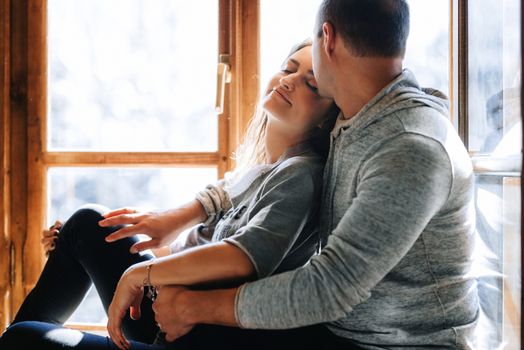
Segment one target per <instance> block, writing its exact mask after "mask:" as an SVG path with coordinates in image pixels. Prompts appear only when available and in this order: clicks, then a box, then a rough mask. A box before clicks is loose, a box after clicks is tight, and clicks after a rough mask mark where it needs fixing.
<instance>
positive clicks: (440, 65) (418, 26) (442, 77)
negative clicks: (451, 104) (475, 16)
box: [404, 0, 450, 96]
mask: <svg viewBox="0 0 524 350" xmlns="http://www.w3.org/2000/svg"><path fill="white" fill-rule="evenodd" d="M408 4H409V10H410V29H409V37H408V42H407V49H406V56H405V61H404V66H405V67H406V68H408V69H410V70H411V71H413V73H415V76H416V77H417V80H418V82H419V84H420V85H421V86H422V87H431V88H434V89H439V90H440V91H442V92H443V93H445V94H446V95H447V96H449V25H450V18H449V12H450V11H449V4H450V2H449V1H442V0H441V1H427V0H410V1H408Z"/></svg>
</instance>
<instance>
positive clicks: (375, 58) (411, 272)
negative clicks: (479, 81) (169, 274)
mask: <svg viewBox="0 0 524 350" xmlns="http://www.w3.org/2000/svg"><path fill="white" fill-rule="evenodd" d="M408 17H409V15H408V6H407V4H406V2H405V1H404V0H376V1H369V0H325V1H324V2H323V3H322V5H321V7H320V10H319V13H318V18H317V24H316V28H315V31H316V32H315V34H316V35H315V38H314V43H313V69H314V73H315V76H316V79H317V84H318V87H319V92H320V94H322V95H324V96H327V97H332V98H334V100H335V102H336V103H337V105H338V106H339V107H340V109H341V111H342V113H341V114H342V115H341V118H340V119H339V121H338V122H337V124H336V126H335V128H334V130H333V132H332V146H331V151H330V157H329V159H328V162H327V165H326V170H325V180H324V186H325V187H324V198H323V206H322V217H321V222H322V226H321V229H322V231H323V232H324V233H325V234H326V235H328V237H327V243H326V244H325V246H324V247H323V249H322V252H321V253H320V254H319V255H316V256H314V257H313V258H312V259H311V261H310V263H309V264H308V265H306V266H304V267H302V268H300V269H297V270H295V271H290V272H286V273H283V274H280V275H276V276H272V277H269V278H265V279H262V280H259V281H255V282H252V283H247V284H244V285H243V286H241V287H240V288H234V289H226V290H215V291H189V290H185V289H182V288H165V289H164V290H162V291H161V292H160V294H159V298H158V301H157V302H156V303H155V307H154V309H155V312H156V314H157V320H158V321H159V324H161V326H162V329H163V330H164V331H166V332H167V338H168V339H170V340H172V339H174V338H177V337H179V336H181V335H182V334H184V333H185V332H187V331H189V330H190V329H191V328H192V327H193V325H194V324H198V323H208V324H222V325H229V326H240V327H242V328H256V329H290V328H296V327H303V326H307V325H312V324H321V323H324V324H325V327H327V329H328V330H329V331H330V332H332V333H333V334H335V335H336V336H338V337H341V338H343V339H347V340H348V342H349V343H351V344H355V345H357V346H359V347H362V348H369V349H376V348H404V347H417V348H424V347H451V348H467V347H468V342H469V341H470V340H468V337H469V336H471V334H472V331H473V329H474V325H475V322H476V319H477V317H478V300H477V294H476V284H475V281H474V279H473V278H470V277H467V274H468V272H469V269H470V265H471V252H472V246H473V242H472V240H473V232H474V210H473V205H472V181H473V180H472V169H471V163H470V161H469V157H468V155H467V152H466V150H465V149H464V146H463V145H462V143H461V141H460V139H459V138H458V136H457V134H456V132H455V131H454V129H453V127H452V125H451V124H450V123H449V121H448V120H447V117H448V112H447V108H446V105H445V103H444V101H443V100H442V99H440V98H439V97H438V96H437V95H438V93H436V92H434V93H433V94H432V93H430V92H428V91H426V92H424V91H422V90H421V89H420V88H419V87H418V85H417V83H416V81H415V78H414V76H413V75H412V73H410V72H409V71H407V70H402V58H403V56H404V51H405V46H406V39H407V35H408V26H409V25H408V23H409V18H408ZM163 294H164V295H163ZM182 339H183V338H182Z"/></svg>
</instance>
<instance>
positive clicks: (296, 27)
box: [260, 0, 450, 95]
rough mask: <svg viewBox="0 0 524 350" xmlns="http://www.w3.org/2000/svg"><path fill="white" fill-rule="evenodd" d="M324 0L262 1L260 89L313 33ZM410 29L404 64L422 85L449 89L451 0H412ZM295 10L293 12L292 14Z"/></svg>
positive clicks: (446, 90) (410, 4) (444, 90)
mask: <svg viewBox="0 0 524 350" xmlns="http://www.w3.org/2000/svg"><path fill="white" fill-rule="evenodd" d="M321 2H322V1H321V0H306V1H305V0H286V1H278V0H262V1H261V5H260V7H261V56H260V57H261V79H260V84H261V89H263V88H265V86H266V84H267V82H268V81H269V79H270V78H271V76H272V75H273V74H274V73H275V72H276V71H277V70H278V69H279V68H280V65H281V64H282V61H283V59H284V58H285V56H286V55H287V54H288V52H289V50H290V49H291V47H292V46H293V45H294V44H296V43H298V42H300V41H301V40H303V39H305V38H307V37H311V36H312V35H313V27H314V24H315V20H316V14H317V10H318V7H319V5H320V3H321ZM409 6H410V11H411V23H410V25H411V29H410V35H409V38H408V43H407V51H406V59H405V64H404V66H405V67H406V68H409V69H411V70H412V71H413V72H414V73H415V75H416V76H417V79H418V81H419V83H420V84H421V86H424V87H432V88H436V89H439V90H441V91H442V92H444V93H445V94H446V95H447V94H448V93H449V23H450V21H449V1H433V2H431V1H427V0H411V1H409ZM290 14H292V16H291V15H290Z"/></svg>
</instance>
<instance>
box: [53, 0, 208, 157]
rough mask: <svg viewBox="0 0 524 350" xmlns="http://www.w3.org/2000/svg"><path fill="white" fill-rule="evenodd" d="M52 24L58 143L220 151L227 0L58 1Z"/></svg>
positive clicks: (118, 148) (83, 146)
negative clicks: (223, 2)
mask: <svg viewBox="0 0 524 350" xmlns="http://www.w3.org/2000/svg"><path fill="white" fill-rule="evenodd" d="M48 28H49V29H48V35H49V39H48V47H49V90H48V91H49V110H50V111H49V126H48V127H49V133H48V135H49V140H48V144H49V148H50V149H58V150H86V151H94V150H102V151H215V150H217V139H218V137H217V135H218V131H217V115H216V114H215V112H214V98H215V84H216V81H215V77H216V62H217V45H218V44H217V40H218V34H217V33H218V31H217V30H218V1H217V0H201V1H200V2H199V5H198V6H195V4H194V3H193V2H190V1H171V0H157V1H147V0H112V1H106V0H90V1H69V0H49V1H48ZM188 33H190V35H188Z"/></svg>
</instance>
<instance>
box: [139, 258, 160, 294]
mask: <svg viewBox="0 0 524 350" xmlns="http://www.w3.org/2000/svg"><path fill="white" fill-rule="evenodd" d="M153 264H154V261H152V262H151V263H149V264H148V265H147V266H146V277H145V278H144V281H143V282H142V285H143V286H144V287H147V297H148V298H149V299H151V301H155V299H156V297H157V294H158V293H157V291H156V288H155V286H153V285H152V284H151V267H152V266H153Z"/></svg>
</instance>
